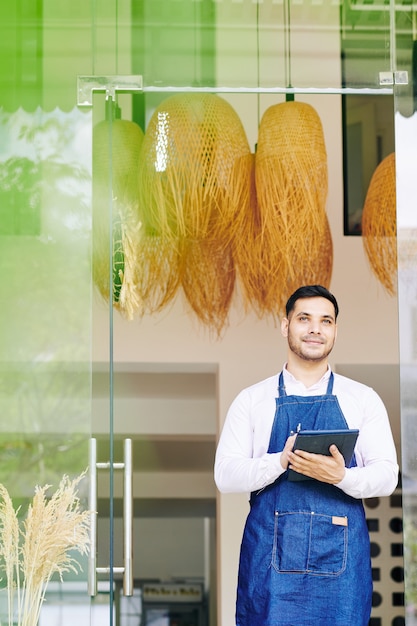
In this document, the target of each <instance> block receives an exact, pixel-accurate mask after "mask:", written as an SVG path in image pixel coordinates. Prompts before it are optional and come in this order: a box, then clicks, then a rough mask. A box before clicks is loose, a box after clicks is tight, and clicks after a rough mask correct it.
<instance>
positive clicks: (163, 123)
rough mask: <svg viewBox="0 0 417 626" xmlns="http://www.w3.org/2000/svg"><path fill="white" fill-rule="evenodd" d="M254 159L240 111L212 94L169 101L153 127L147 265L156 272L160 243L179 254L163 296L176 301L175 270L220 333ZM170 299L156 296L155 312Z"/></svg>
mask: <svg viewBox="0 0 417 626" xmlns="http://www.w3.org/2000/svg"><path fill="white" fill-rule="evenodd" d="M249 154H250V149H249V145H248V141H247V138H246V134H245V131H244V129H243V126H242V124H241V121H240V119H239V118H238V116H237V114H236V113H235V111H234V109H233V108H232V107H231V105H230V104H229V103H227V102H226V101H225V100H224V99H223V98H221V97H219V96H217V95H213V94H205V93H186V94H178V95H175V96H172V97H170V98H167V99H166V100H164V102H162V103H161V105H159V107H158V108H157V109H156V110H155V112H154V114H153V116H152V118H151V120H150V122H149V125H148V128H147V130H146V134H145V138H144V142H143V148H142V151H141V157H140V165H139V210H140V219H141V221H142V224H143V232H142V235H143V237H144V238H145V239H146V241H147V245H148V247H147V250H148V253H149V255H150V256H149V258H148V262H147V266H150V265H153V266H154V267H155V259H154V258H153V257H152V250H153V248H152V244H151V241H152V238H154V239H155V241H156V242H157V243H156V244H155V248H157V247H158V246H162V247H163V248H164V249H166V250H167V251H168V250H171V251H172V254H173V255H174V257H175V258H173V259H172V262H171V263H170V264H169V265H167V264H166V265H165V266H164V267H162V268H161V267H160V268H159V270H158V272H159V276H158V280H159V286H158V287H157V288H158V293H159V294H164V293H167V295H168V297H172V296H173V295H174V294H173V290H172V289H171V290H167V289H166V288H165V287H164V283H165V284H166V283H167V282H170V281H171V283H172V284H174V282H175V281H174V278H173V275H172V271H174V272H175V273H176V276H177V278H178V285H181V286H182V288H183V292H184V294H185V297H186V300H187V302H188V304H189V305H190V307H191V309H192V310H193V312H194V313H195V314H196V316H197V317H198V319H199V320H200V321H201V322H202V323H203V324H205V325H207V326H209V327H210V328H211V329H214V330H215V331H216V332H217V333H220V332H221V330H222V328H223V327H224V324H225V322H226V318H227V315H228V310H229V307H230V303H231V299H232V295H233V291H234V284H235V270H234V263H233V257H232V249H231V244H230V242H231V238H232V232H231V231H232V229H233V227H234V218H235V216H236V213H237V211H238V210H239V199H240V197H241V195H242V191H241V189H242V187H245V186H247V185H248V180H247V179H246V177H245V172H244V171H242V170H241V169H240V167H239V164H240V163H241V160H242V159H243V158H245V157H247V156H248V155H249ZM164 272H166V274H164ZM161 281H162V284H161ZM151 295H152V294H150V296H151ZM168 297H167V298H165V300H164V299H162V300H160V301H159V302H154V301H153V302H152V298H151V297H150V299H151V307H150V308H151V310H152V307H155V306H158V307H159V308H162V307H163V306H165V305H166V304H167V302H168ZM148 301H149V300H148Z"/></svg>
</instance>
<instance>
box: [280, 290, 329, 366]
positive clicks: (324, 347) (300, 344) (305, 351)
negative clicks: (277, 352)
mask: <svg viewBox="0 0 417 626" xmlns="http://www.w3.org/2000/svg"><path fill="white" fill-rule="evenodd" d="M281 332H282V335H283V336H284V337H287V339H288V346H289V349H290V351H291V352H292V353H293V354H294V355H296V356H297V357H299V358H300V359H302V360H304V361H317V362H318V361H323V360H324V359H326V358H327V356H328V355H329V354H330V352H331V351H332V349H333V346H334V342H335V340H336V334H337V326H336V318H335V311H334V306H333V304H332V303H331V302H330V301H329V300H327V299H326V298H321V297H317V298H316V297H313V298H301V299H299V300H297V301H296V303H295V307H294V309H293V310H292V311H291V313H290V314H289V319H287V318H284V319H283V320H282V323H281Z"/></svg>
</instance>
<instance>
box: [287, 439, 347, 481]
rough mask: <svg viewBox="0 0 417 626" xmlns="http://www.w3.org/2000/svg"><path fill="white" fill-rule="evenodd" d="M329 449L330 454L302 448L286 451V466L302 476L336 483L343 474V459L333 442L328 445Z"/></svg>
mask: <svg viewBox="0 0 417 626" xmlns="http://www.w3.org/2000/svg"><path fill="white" fill-rule="evenodd" d="M329 451H330V454H331V456H325V455H323V454H314V453H312V452H305V451H304V450H294V452H288V460H289V465H288V467H289V469H292V470H294V471H295V472H298V473H300V474H304V476H309V477H310V478H315V479H316V480H320V481H321V482H322V483H329V484H330V485H336V484H337V483H340V481H341V480H342V479H343V477H344V475H345V471H346V468H345V460H344V458H343V456H342V454H340V452H339V450H338V449H337V447H336V446H335V445H334V444H333V445H331V446H330V448H329Z"/></svg>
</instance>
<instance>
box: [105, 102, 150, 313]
mask: <svg viewBox="0 0 417 626" xmlns="http://www.w3.org/2000/svg"><path fill="white" fill-rule="evenodd" d="M115 113H116V114H117V108H115ZM142 142H143V131H142V130H141V128H140V127H139V126H138V125H137V124H135V123H134V122H130V121H128V120H122V119H119V118H117V117H115V118H112V119H106V120H105V121H102V122H99V123H98V124H96V126H95V127H94V128H93V280H94V282H95V284H96V286H97V288H98V290H99V292H100V294H101V295H102V296H103V297H104V298H105V299H106V300H109V298H110V293H109V291H110V287H109V285H110V276H109V273H110V250H111V249H112V253H111V256H112V261H111V262H112V275H113V279H112V283H113V293H112V300H113V305H114V307H115V308H116V309H118V310H119V311H120V312H121V314H122V315H123V316H125V317H126V318H127V319H132V318H133V317H134V315H135V314H137V313H138V314H141V313H142V303H141V300H140V297H139V295H138V291H137V285H136V283H137V278H136V273H137V267H138V263H137V247H138V243H137V242H138V237H139V232H140V225H139V223H138V218H137V195H138V192H137V189H138V184H137V168H138V162H139V153H140V149H141V145H142ZM110 204H111V217H110V212H109V205H110ZM110 219H111V220H112V224H110ZM110 233H111V237H112V246H111V248H110Z"/></svg>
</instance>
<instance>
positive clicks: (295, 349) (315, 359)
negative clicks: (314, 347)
mask: <svg viewBox="0 0 417 626" xmlns="http://www.w3.org/2000/svg"><path fill="white" fill-rule="evenodd" d="M333 346H334V342H333V343H332V345H331V346H330V348H328V350H326V352H324V353H323V354H320V355H319V356H310V355H307V354H304V353H303V352H302V351H301V350H300V349H299V348H298V347H297V346H296V345H295V344H294V342H293V340H292V339H291V335H288V347H289V349H290V350H291V352H292V353H293V354H295V355H296V356H298V357H299V358H300V359H303V361H308V362H310V363H314V362H316V363H320V362H321V361H325V360H326V359H327V357H328V356H329V354H330V353H331V351H332V350H333Z"/></svg>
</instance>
